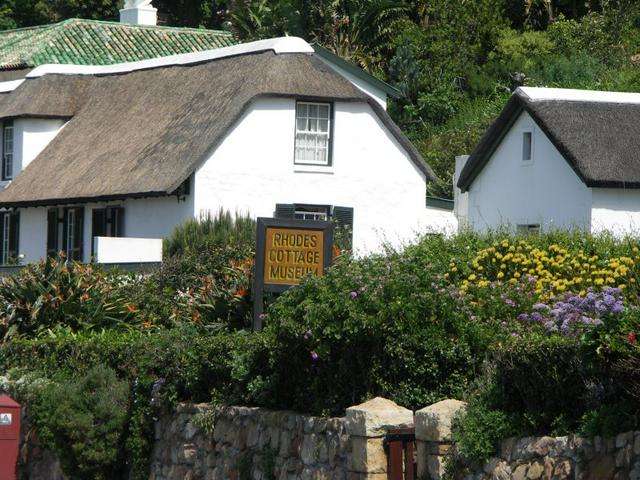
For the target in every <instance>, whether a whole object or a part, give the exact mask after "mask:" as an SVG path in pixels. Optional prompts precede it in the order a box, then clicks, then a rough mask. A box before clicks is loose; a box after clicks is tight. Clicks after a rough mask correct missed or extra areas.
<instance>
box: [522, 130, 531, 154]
mask: <svg viewBox="0 0 640 480" xmlns="http://www.w3.org/2000/svg"><path fill="white" fill-rule="evenodd" d="M522 160H531V132H524V133H523V134H522Z"/></svg>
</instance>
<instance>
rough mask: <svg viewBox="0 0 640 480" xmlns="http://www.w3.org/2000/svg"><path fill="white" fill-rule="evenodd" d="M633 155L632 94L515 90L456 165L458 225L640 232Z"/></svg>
mask: <svg viewBox="0 0 640 480" xmlns="http://www.w3.org/2000/svg"><path fill="white" fill-rule="evenodd" d="M639 152H640V94H637V93H616V92H597V91H585V90H568V89H553V88H530V87H521V88H518V89H517V90H516V92H515V93H514V94H513V95H512V97H511V99H510V100H509V102H508V103H507V105H506V107H505V108H504V110H503V111H502V113H501V114H500V116H499V117H498V119H497V120H496V121H495V123H494V124H493V125H492V126H491V127H490V128H489V130H488V131H487V133H486V134H485V135H484V137H483V138H482V140H481V141H480V143H479V144H478V146H477V147H476V149H475V150H474V152H473V153H472V154H471V156H470V157H469V158H468V159H466V158H459V159H458V168H457V172H458V175H457V177H458V178H457V186H458V188H459V189H460V190H459V192H457V193H458V195H457V196H456V199H457V206H456V210H457V213H458V216H459V218H460V219H461V220H464V222H465V223H467V224H468V225H469V226H470V227H471V228H473V229H476V230H480V231H482V230H487V229H490V228H496V227H499V226H504V225H507V226H511V227H512V228H516V229H517V230H518V231H522V232H526V231H538V230H549V229H554V228H562V229H571V228H580V229H586V230H589V231H592V232H598V231H602V230H608V231H612V232H614V233H616V234H626V233H640V154H639ZM462 164H464V168H460V167H461V166H462Z"/></svg>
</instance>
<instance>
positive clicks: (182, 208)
mask: <svg viewBox="0 0 640 480" xmlns="http://www.w3.org/2000/svg"><path fill="white" fill-rule="evenodd" d="M69 206H74V207H76V206H83V207H84V233H83V235H84V237H83V240H84V243H83V252H84V261H86V262H88V261H90V260H91V243H92V238H91V227H92V226H91V220H92V210H93V209H94V208H104V207H106V206H122V207H124V235H125V237H129V238H141V239H149V238H156V239H162V238H165V237H167V236H168V235H169V234H170V233H171V231H172V230H173V228H174V227H175V226H176V225H178V224H180V223H182V222H184V221H185V220H186V219H188V218H192V217H193V216H194V211H193V195H188V196H187V197H186V199H185V201H180V202H178V201H177V198H176V197H160V198H141V199H127V200H124V201H120V202H117V201H114V202H100V203H89V204H83V205H69ZM59 207H60V208H64V205H62V206H59ZM47 210H48V207H37V208H22V209H20V249H19V254H22V255H24V262H25V263H29V262H36V261H38V260H41V259H43V258H45V257H46V255H47ZM125 253H126V252H124V251H123V255H124V254H125ZM123 258H125V257H124V256H123ZM122 261H125V260H122Z"/></svg>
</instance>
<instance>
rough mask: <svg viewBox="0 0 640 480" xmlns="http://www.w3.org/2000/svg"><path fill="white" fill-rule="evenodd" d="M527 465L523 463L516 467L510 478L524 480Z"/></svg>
mask: <svg viewBox="0 0 640 480" xmlns="http://www.w3.org/2000/svg"><path fill="white" fill-rule="evenodd" d="M528 467H529V465H527V464H526V463H523V464H522V465H518V466H517V467H516V468H515V470H514V471H513V475H512V478H513V480H526V479H527V468H528Z"/></svg>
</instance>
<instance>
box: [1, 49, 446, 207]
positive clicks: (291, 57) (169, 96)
mask: <svg viewBox="0 0 640 480" xmlns="http://www.w3.org/2000/svg"><path fill="white" fill-rule="evenodd" d="M265 96H271V97H273V96H275V97H304V98H314V99H319V100H321V99H335V100H340V101H347V102H366V103H368V104H369V105H370V106H371V108H372V109H373V110H374V112H375V113H376V114H377V115H378V116H379V118H380V119H381V120H382V122H383V123H384V124H385V125H386V127H387V128H388V129H389V131H390V132H391V134H392V135H393V136H394V137H395V138H396V140H397V141H398V142H399V143H400V145H402V147H403V148H404V149H405V150H406V151H407V152H408V154H409V156H410V157H411V159H412V160H413V161H414V162H415V164H416V165H417V166H418V167H419V168H420V170H421V171H422V172H424V174H425V175H426V177H427V179H433V178H435V176H434V175H433V172H432V171H431V169H430V168H429V167H428V166H427V165H426V164H425V163H424V161H423V160H422V158H421V157H420V155H419V153H418V152H417V150H416V149H415V147H414V146H413V145H412V144H411V143H410V142H409V141H408V140H407V139H406V137H405V136H404V135H403V134H402V132H400V130H399V129H398V127H397V126H396V125H395V124H394V123H393V121H392V120H391V119H390V118H389V116H388V115H387V113H386V112H385V111H384V110H383V109H382V108H381V107H380V106H379V105H378V104H377V102H375V101H374V100H373V99H371V98H370V97H368V96H367V95H365V94H364V93H362V92H361V91H360V90H358V89H357V88H356V87H354V86H353V84H351V83H350V82H349V81H347V80H345V79H344V78H343V77H341V76H339V75H338V74H336V73H335V72H334V71H333V70H332V69H331V68H329V67H328V66H327V65H326V64H324V63H323V62H322V61H321V60H320V59H318V58H316V57H315V56H313V55H308V54H275V53H273V52H271V51H267V52H262V53H254V54H246V55H239V56H234V57H229V58H221V59H217V60H214V61H209V62H206V63H200V64H191V65H185V66H166V67H161V68H152V69H148V70H140V71H133V72H131V73H126V74H118V75H104V76H95V75H85V76H82V75H44V76H42V77H40V78H30V79H27V80H26V81H25V82H24V83H23V84H22V85H20V86H19V87H18V88H17V89H16V90H14V91H13V92H12V93H9V94H5V95H3V96H1V97H0V118H1V117H9V116H21V115H37V116H50V117H69V118H70V121H69V122H68V123H67V125H66V126H65V128H63V129H62V131H61V132H60V133H59V134H58V135H57V136H56V137H55V138H54V140H53V141H52V142H51V143H50V144H49V145H48V146H47V147H46V148H45V149H44V150H43V151H42V153H41V154H40V155H39V156H38V157H37V158H36V159H34V160H33V161H32V162H31V163H30V164H29V165H28V166H27V167H26V169H25V170H24V171H23V172H22V173H21V174H20V175H18V176H17V177H16V178H15V180H14V181H13V182H12V183H11V184H10V185H9V187H8V188H7V189H6V190H4V191H2V192H0V206H4V207H10V206H30V205H50V204H57V203H65V202H80V201H86V200H97V199H117V198H126V197H142V196H154V195H168V194H171V193H172V192H174V191H175V190H176V189H177V188H178V187H179V186H180V185H181V184H182V183H183V182H184V181H185V180H186V179H187V178H189V176H190V175H191V174H192V173H193V172H194V171H195V170H196V168H197V167H198V166H199V165H200V164H201V163H202V162H203V161H204V160H205V159H206V158H207V157H208V155H210V152H211V151H212V150H213V149H214V148H215V147H216V146H218V144H219V143H220V142H221V141H222V139H223V138H224V136H225V134H226V133H227V132H228V131H229V130H230V129H231V127H232V126H233V125H234V123H235V122H236V121H237V120H239V119H240V117H241V115H242V114H243V113H244V112H245V110H246V109H247V108H248V106H249V104H250V103H251V101H252V100H253V99H256V98H259V97H265ZM389 168H393V165H390V166H389Z"/></svg>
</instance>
